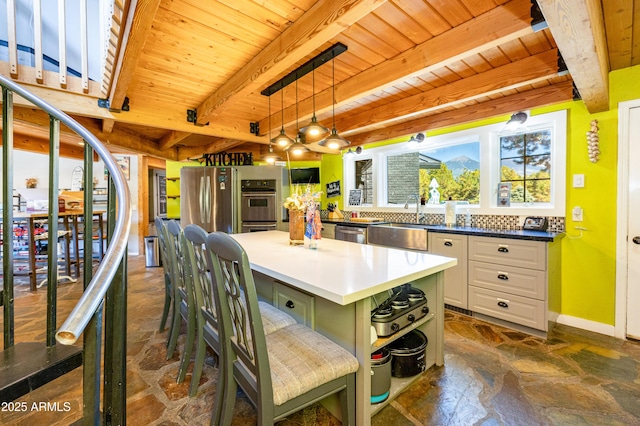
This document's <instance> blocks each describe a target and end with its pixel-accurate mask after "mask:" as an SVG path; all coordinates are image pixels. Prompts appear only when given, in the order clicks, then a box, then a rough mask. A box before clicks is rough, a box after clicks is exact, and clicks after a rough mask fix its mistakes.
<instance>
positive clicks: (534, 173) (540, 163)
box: [526, 154, 551, 179]
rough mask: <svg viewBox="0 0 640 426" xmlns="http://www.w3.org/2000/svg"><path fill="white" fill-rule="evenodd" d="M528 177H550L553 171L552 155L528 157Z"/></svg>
mask: <svg viewBox="0 0 640 426" xmlns="http://www.w3.org/2000/svg"><path fill="white" fill-rule="evenodd" d="M526 169H527V179H540V178H543V179H549V176H550V173H551V155H549V154H545V155H536V156H533V157H526Z"/></svg>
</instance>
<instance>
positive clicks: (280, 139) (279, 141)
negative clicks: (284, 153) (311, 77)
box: [269, 88, 293, 148]
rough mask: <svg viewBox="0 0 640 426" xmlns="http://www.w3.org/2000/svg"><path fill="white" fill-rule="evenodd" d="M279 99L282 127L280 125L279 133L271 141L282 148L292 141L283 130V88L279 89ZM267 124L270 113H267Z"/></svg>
mask: <svg viewBox="0 0 640 426" xmlns="http://www.w3.org/2000/svg"><path fill="white" fill-rule="evenodd" d="M269 98H271V96H269ZM280 99H281V101H282V104H281V109H280V114H281V120H282V121H281V123H282V127H280V134H279V135H278V136H276V137H275V138H273V139H272V140H271V142H273V143H275V144H276V145H279V146H281V147H283V148H284V147H287V146H289V145H291V144H292V143H293V139H291V138H290V137H289V136H287V134H286V133H285V132H284V88H282V89H281V91H280ZM269 105H271V104H269ZM269 125H271V113H269Z"/></svg>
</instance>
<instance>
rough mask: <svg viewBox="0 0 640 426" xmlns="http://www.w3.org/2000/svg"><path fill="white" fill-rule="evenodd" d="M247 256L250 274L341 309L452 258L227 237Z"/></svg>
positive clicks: (277, 235)
mask: <svg viewBox="0 0 640 426" xmlns="http://www.w3.org/2000/svg"><path fill="white" fill-rule="evenodd" d="M231 236H232V237H233V238H234V239H235V240H236V241H238V243H240V245H242V247H243V248H244V249H245V250H246V252H247V255H248V257H249V262H250V263H251V268H252V269H253V270H255V271H257V272H261V273H263V274H265V275H268V276H270V277H272V278H275V279H278V280H281V281H283V282H285V283H287V284H290V285H293V286H295V287H297V288H299V289H301V290H304V291H306V292H308V293H311V294H313V295H317V296H320V297H323V298H325V299H327V300H330V301H332V302H335V303H338V304H340V305H348V304H350V303H353V302H356V301H358V300H362V299H364V298H366V297H370V296H373V295H375V294H377V293H380V292H383V291H386V290H388V289H390V288H393V287H396V286H398V285H401V284H405V283H407V282H410V281H413V280H416V279H418V278H422V277H426V276H428V275H431V274H435V273H437V272H440V271H443V270H445V269H447V268H450V267H452V266H455V265H456V264H457V260H456V259H454V258H449V257H444V256H437V255H433V254H429V253H424V252H418V251H407V250H399V249H394V248H386V247H380V246H372V245H366V244H356V243H351V242H346V241H338V240H332V239H322V240H319V241H318V249H317V250H312V249H309V248H308V247H307V246H306V245H299V246H292V245H289V233H288V232H282V231H266V232H251V233H245V234H233V235H231Z"/></svg>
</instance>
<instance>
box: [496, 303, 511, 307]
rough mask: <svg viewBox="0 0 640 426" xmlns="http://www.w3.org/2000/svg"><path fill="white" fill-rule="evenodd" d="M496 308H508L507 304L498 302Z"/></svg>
mask: <svg viewBox="0 0 640 426" xmlns="http://www.w3.org/2000/svg"><path fill="white" fill-rule="evenodd" d="M498 306H500V307H501V308H508V307H509V304H508V303H507V302H498Z"/></svg>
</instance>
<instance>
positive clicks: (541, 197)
mask: <svg viewBox="0 0 640 426" xmlns="http://www.w3.org/2000/svg"><path fill="white" fill-rule="evenodd" d="M526 125H527V128H528V130H527V131H526V132H525V133H524V134H519V135H501V131H502V130H503V128H504V123H498V124H493V125H487V126H482V127H477V128H473V129H468V130H462V131H459V132H452V133H447V134H442V135H437V136H429V135H427V137H426V138H425V139H424V140H423V141H422V142H421V143H418V144H412V143H409V142H404V143H396V144H392V145H385V146H381V147H376V148H370V149H365V150H364V151H363V153H362V154H361V155H358V156H351V157H349V156H345V157H344V162H343V164H344V176H345V186H346V189H347V191H346V192H347V193H348V190H349V189H357V188H360V189H363V192H364V193H366V195H365V197H364V199H363V207H364V209H365V210H367V209H370V210H380V211H402V212H404V211H405V210H404V209H402V208H403V207H404V204H405V203H406V202H407V201H408V200H409V202H410V203H411V204H413V203H415V196H416V195H418V196H419V197H420V198H424V201H425V204H426V205H425V207H424V209H425V212H427V213H428V212H430V211H432V212H434V213H440V212H441V210H442V209H443V207H442V205H441V204H442V203H443V202H444V201H445V200H448V199H449V197H451V199H453V200H456V201H458V202H459V203H463V204H468V205H469V207H470V208H471V209H473V210H472V211H473V213H474V214H498V215H503V214H509V215H522V216H525V215H540V216H543V215H545V216H564V215H565V161H566V160H565V156H566V155H565V150H566V132H567V131H566V111H564V110H563V111H558V112H552V113H547V114H542V115H537V116H530V117H529V118H528V119H527V122H526ZM506 182H509V185H510V186H511V194H510V204H509V203H507V204H508V205H502V204H499V203H498V187H499V186H500V185H501V184H504V183H506ZM400 209H402V210H400Z"/></svg>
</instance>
